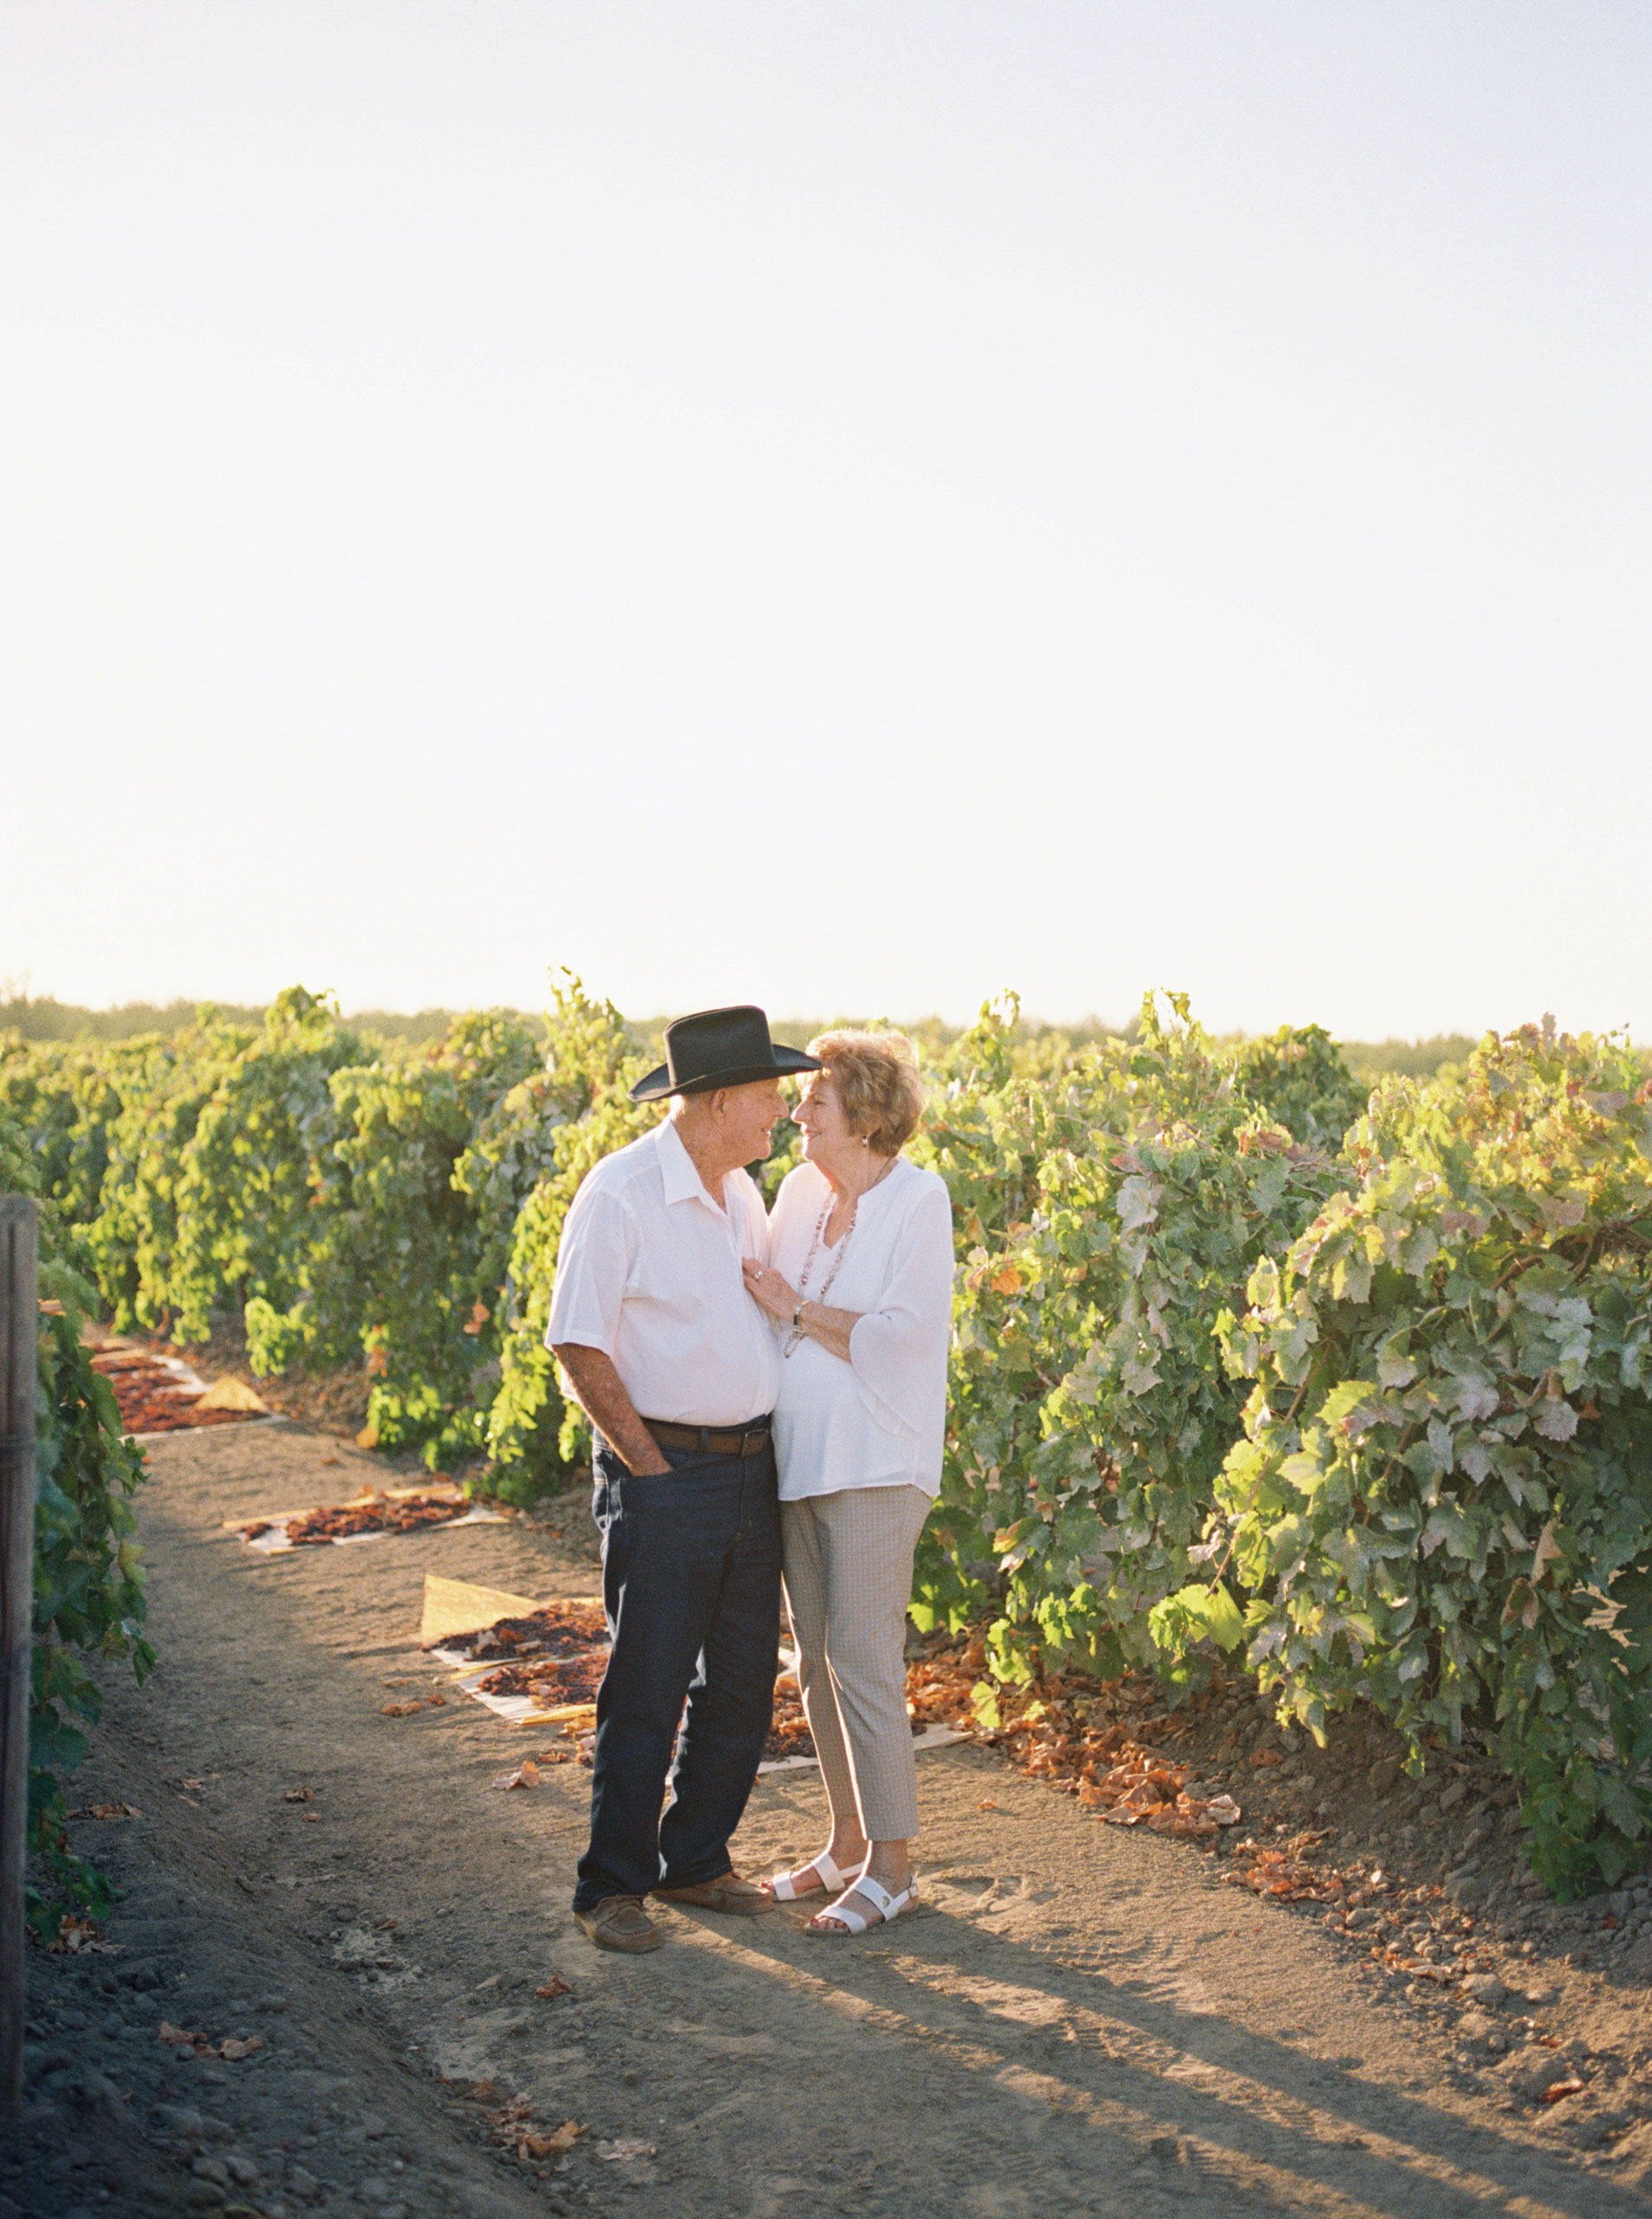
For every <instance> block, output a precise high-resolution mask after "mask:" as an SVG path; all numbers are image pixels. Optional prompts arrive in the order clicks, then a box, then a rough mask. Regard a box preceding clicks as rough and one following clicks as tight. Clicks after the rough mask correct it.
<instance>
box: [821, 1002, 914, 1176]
mask: <svg viewBox="0 0 1652 2219" xmlns="http://www.w3.org/2000/svg"><path fill="white" fill-rule="evenodd" d="M809 1052H810V1055H811V1056H818V1057H820V1060H821V1064H822V1067H823V1070H824V1073H825V1076H826V1077H828V1078H829V1079H830V1081H831V1083H832V1084H833V1086H834V1087H835V1088H836V1091H837V1098H838V1100H839V1102H840V1103H842V1108H843V1115H844V1116H845V1118H846V1119H847V1120H848V1123H849V1130H850V1132H852V1133H853V1134H854V1135H855V1137H856V1138H857V1139H858V1140H863V1141H864V1142H866V1144H867V1146H868V1148H869V1149H874V1150H875V1152H876V1153H877V1154H878V1155H898V1154H899V1152H900V1150H901V1149H902V1148H903V1147H904V1146H905V1145H906V1143H907V1141H909V1140H910V1139H911V1138H912V1136H913V1135H914V1133H915V1132H916V1131H917V1129H918V1120H919V1119H920V1117H921V1116H923V1112H924V1090H923V1082H922V1080H921V1079H920V1077H918V1062H917V1057H916V1056H915V1054H914V1051H913V1045H912V1043H911V1041H910V1040H908V1039H907V1036H906V1034H905V1033H904V1032H850V1031H836V1032H823V1033H821V1034H820V1035H819V1036H818V1038H816V1039H813V1040H811V1041H810V1044H809Z"/></svg>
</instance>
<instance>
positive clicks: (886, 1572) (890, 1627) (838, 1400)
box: [745, 1031, 953, 1935]
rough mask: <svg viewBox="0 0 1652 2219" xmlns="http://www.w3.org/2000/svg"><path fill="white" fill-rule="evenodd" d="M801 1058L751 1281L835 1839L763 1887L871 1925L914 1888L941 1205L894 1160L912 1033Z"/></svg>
mask: <svg viewBox="0 0 1652 2219" xmlns="http://www.w3.org/2000/svg"><path fill="white" fill-rule="evenodd" d="M809 1052H810V1055H811V1056H815V1057H818V1058H819V1061H820V1064H821V1068H820V1070H818V1071H816V1072H815V1073H814V1074H813V1075H812V1076H811V1077H810V1080H809V1082H808V1084H807V1086H806V1088H805V1090H804V1093H803V1100H802V1102H801V1103H799V1105H798V1109H797V1123H798V1124H799V1126H800V1127H801V1128H802V1130H803V1162H802V1163H800V1164H799V1165H798V1166H797V1169H796V1170H795V1171H793V1172H792V1173H791V1174H790V1176H789V1177H788V1178H787V1180H786V1181H785V1183H784V1186H783V1187H782V1188H781V1189H780V1193H779V1194H778V1196H777V1199H776V1201H775V1206H774V1212H773V1215H772V1216H771V1220H770V1224H769V1255H770V1261H769V1263H768V1264H767V1265H764V1264H760V1263H758V1261H756V1259H751V1258H748V1259H747V1260H746V1264H745V1279H746V1285H747V1286H748V1287H749V1288H750V1290H751V1293H752V1295H753V1296H754V1297H755V1298H756V1299H757V1300H758V1302H759V1303H760V1304H761V1305H762V1306H763V1307H764V1310H766V1311H768V1312H769V1314H770V1316H771V1318H774V1320H775V1321H776V1331H777V1336H778V1338H779V1343H780V1353H781V1357H782V1363H781V1366H780V1375H781V1380H780V1393H779V1396H778V1399H777V1402H776V1404H775V1416H774V1435H775V1450H776V1455H777V1462H778V1466H779V1474H780V1516H781V1532H782V1542H783V1546H784V1560H785V1582H786V1600H787V1605H788V1607H789V1609H790V1613H791V1624H792V1631H793V1635H794V1637H795V1639H796V1641H797V1650H798V1656H799V1659H800V1662H799V1665H798V1674H797V1676H798V1681H799V1683H800V1685H801V1688H802V1692H803V1708H804V1711H805V1713H806V1714H807V1716H808V1719H809V1730H810V1734H812V1735H813V1736H814V1741H815V1747H816V1751H817V1752H818V1753H819V1756H820V1767H821V1772H822V1774H823V1777H824V1779H825V1782H826V1792H827V1795H828V1797H829V1799H830V1803H831V1812H832V1834H831V1839H830V1840H829V1842H828V1843H827V1845H826V1847H825V1848H824V1849H823V1851H821V1853H820V1855H819V1856H818V1857H816V1858H814V1859H813V1860H812V1862H811V1863H810V1864H806V1865H803V1866H801V1867H800V1868H799V1869H798V1870H797V1871H793V1872H780V1873H777V1874H776V1875H775V1877H774V1878H773V1880H772V1881H771V1883H770V1886H771V1890H772V1891H773V1893H774V1894H775V1895H776V1896H777V1897H779V1898H780V1899H781V1900H782V1901H783V1902H786V1903H791V1902H794V1901H796V1900H797V1897H803V1896H810V1895H816V1894H819V1895H829V1896H836V1897H837V1900H836V1902H835V1903H832V1905H831V1908H830V1909H829V1910H822V1911H821V1912H820V1913H819V1914H818V1915H817V1916H816V1917H815V1918H813V1919H812V1920H811V1921H810V1926H809V1931H810V1933H815V1934H831V1935H844V1934H864V1933H865V1932H866V1930H867V1929H868V1927H869V1926H872V1925H875V1924H878V1923H882V1922H886V1921H888V1920H891V1919H894V1918H896V1917H898V1916H900V1914H901V1912H902V1911H903V1910H907V1908H908V1907H909V1906H910V1905H911V1904H912V1903H913V1901H914V1896H915V1892H916V1891H915V1889H914V1884H913V1876H912V1861H911V1858H910V1857H909V1855H908V1853H907V1845H908V1843H909V1842H910V1840H911V1838H912V1837H913V1835H914V1834H915V1833H916V1832H917V1831H918V1771H917V1767H916V1765H915V1764H914V1761H913V1755H912V1729H911V1725H910V1722H909V1721H908V1719H907V1704H906V1670H905V1661H904V1654H903V1652H904V1650H905V1646H906V1624H907V1603H908V1601H909V1600H910V1598H911V1594H912V1552H913V1546H914V1543H915V1542H916V1540H917V1538H918V1535H919V1532H920V1530H921V1528H922V1526H923V1522H924V1519H925V1517H926V1516H927V1513H928V1510H929V1505H930V1503H931V1501H932V1500H933V1497H934V1495H935V1493H936V1492H937V1491H938V1489H939V1487H940V1458H941V1441H942V1436H943V1433H944V1429H945V1421H946V1350H947V1343H948V1338H949V1334H950V1328H951V1318H952V1284H953V1229H952V1209H951V1206H950V1203H949V1201H948V1199H947V1194H946V1187H945V1185H944V1184H943V1183H942V1181H940V1179H939V1178H937V1176H936V1175H935V1174H934V1173H933V1171H920V1169H919V1168H918V1167H917V1166H916V1164H914V1163H910V1162H907V1159H906V1158H905V1157H904V1156H903V1155H901V1147H902V1145H903V1144H904V1143H905V1142H906V1141H907V1139H909V1138H910V1136H911V1135H912V1133H913V1132H914V1129H916V1126H917V1123H918V1119H919V1117H920V1115H921V1113H922V1109H923V1093H922V1090H921V1088H920V1084H919V1080H918V1073H917V1070H916V1068H915V1066H914V1062H913V1058H912V1051H911V1046H910V1044H909V1043H908V1042H907V1041H906V1040H905V1039H904V1038H901V1035H900V1034H899V1033H865V1032H847V1031H842V1032H827V1033H823V1034H822V1036H821V1038H819V1039H817V1040H812V1041H810V1044H809ZM840 1890H842V1891H843V1892H842V1893H840V1892H839V1891H840Z"/></svg>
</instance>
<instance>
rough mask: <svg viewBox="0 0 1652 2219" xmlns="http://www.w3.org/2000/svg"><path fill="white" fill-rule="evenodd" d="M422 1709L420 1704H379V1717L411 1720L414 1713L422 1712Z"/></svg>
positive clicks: (422, 1705) (422, 1706)
mask: <svg viewBox="0 0 1652 2219" xmlns="http://www.w3.org/2000/svg"><path fill="white" fill-rule="evenodd" d="M424 1707H425V1706H424V1704H423V1703H422V1702H381V1703H380V1705H379V1715H380V1718H411V1717H412V1716H413V1713H414V1712H415V1711H420V1710H422V1709H423V1708H424Z"/></svg>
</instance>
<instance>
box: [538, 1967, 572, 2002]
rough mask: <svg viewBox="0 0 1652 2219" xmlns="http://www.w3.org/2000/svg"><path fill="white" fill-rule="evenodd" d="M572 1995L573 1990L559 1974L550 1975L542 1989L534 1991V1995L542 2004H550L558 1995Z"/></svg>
mask: <svg viewBox="0 0 1652 2219" xmlns="http://www.w3.org/2000/svg"><path fill="white" fill-rule="evenodd" d="M573 1993H574V1991H573V1989H572V1988H570V1987H569V1984H568V1982H567V1981H565V1980H564V1979H563V1976H562V1975H561V1974H560V1973H552V1975H551V1976H550V1979H549V1980H548V1981H546V1982H545V1984H544V1986H543V1988H535V1990H534V1994H536V1995H537V1997H538V1998H539V2001H541V2002H542V2003H550V2002H553V2001H555V2000H556V1997H557V1996H559V1995H571V1994H573Z"/></svg>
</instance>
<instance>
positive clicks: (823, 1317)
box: [745, 1256, 862, 1363]
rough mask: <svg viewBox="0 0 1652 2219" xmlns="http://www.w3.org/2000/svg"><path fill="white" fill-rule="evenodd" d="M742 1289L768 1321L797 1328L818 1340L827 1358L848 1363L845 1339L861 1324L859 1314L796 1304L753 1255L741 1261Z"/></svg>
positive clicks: (777, 1276)
mask: <svg viewBox="0 0 1652 2219" xmlns="http://www.w3.org/2000/svg"><path fill="white" fill-rule="evenodd" d="M745 1287H746V1292H747V1293H748V1294H750V1295H751V1297H752V1298H753V1300H754V1301H756V1302H757V1303H758V1305H760V1306H761V1307H762V1308H763V1309H764V1310H766V1311H768V1313H769V1315H770V1317H771V1318H778V1319H779V1320H780V1323H781V1324H783V1325H795V1326H797V1329H798V1330H799V1331H802V1332H804V1333H807V1334H808V1336H809V1337H810V1340H811V1341H818V1342H819V1343H820V1344H821V1346H822V1348H823V1349H824V1350H826V1351H827V1353H828V1354H829V1355H831V1356H836V1357H842V1359H843V1362H844V1363H848V1362H849V1335H850V1334H851V1333H852V1332H853V1331H855V1327H856V1325H858V1324H859V1323H860V1322H861V1317H862V1312H861V1311H858V1310H828V1309H827V1307H826V1305H825V1304H824V1303H822V1302H810V1301H807V1300H805V1301H803V1302H799V1300H798V1298H797V1289H796V1287H794V1286H793V1285H792V1284H791V1282H790V1279H786V1278H785V1277H784V1274H782V1273H781V1272H777V1271H773V1270H771V1268H770V1266H768V1265H766V1264H760V1263H759V1262H758V1259H757V1258H756V1257H755V1256H748V1257H747V1258H746V1259H745Z"/></svg>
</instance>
